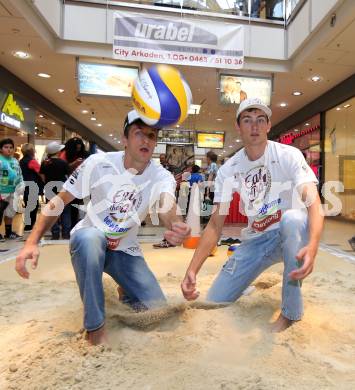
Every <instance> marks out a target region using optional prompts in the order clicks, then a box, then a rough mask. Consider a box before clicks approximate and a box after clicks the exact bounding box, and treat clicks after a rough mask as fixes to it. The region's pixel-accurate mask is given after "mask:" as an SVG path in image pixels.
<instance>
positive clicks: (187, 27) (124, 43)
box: [113, 11, 244, 69]
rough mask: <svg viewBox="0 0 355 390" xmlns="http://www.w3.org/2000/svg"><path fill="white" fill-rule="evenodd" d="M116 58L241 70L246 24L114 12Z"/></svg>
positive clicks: (114, 56)
mask: <svg viewBox="0 0 355 390" xmlns="http://www.w3.org/2000/svg"><path fill="white" fill-rule="evenodd" d="M113 34H114V36H113V58H115V59H119V60H126V61H127V60H130V61H139V62H155V63H164V64H175V65H189V66H204V67H206V66H207V67H211V68H223V69H239V68H242V67H243V66H244V27H243V26H241V25H236V24H232V23H222V22H218V21H215V20H213V21H212V20H197V19H188V18H184V19H181V18H175V17H172V16H171V15H168V16H166V17H164V16H163V15H159V16H155V15H147V14H138V13H133V12H128V11H115V12H114V28H113Z"/></svg>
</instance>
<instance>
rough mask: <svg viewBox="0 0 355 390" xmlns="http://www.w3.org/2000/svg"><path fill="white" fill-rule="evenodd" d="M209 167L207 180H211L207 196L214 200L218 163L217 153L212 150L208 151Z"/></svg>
mask: <svg viewBox="0 0 355 390" xmlns="http://www.w3.org/2000/svg"><path fill="white" fill-rule="evenodd" d="M206 157H207V169H206V180H207V181H208V182H209V185H208V187H207V190H206V197H207V198H209V199H210V200H211V202H213V198H214V187H213V186H214V184H213V182H214V180H215V178H216V176H217V172H218V165H217V155H216V153H214V152H212V151H211V150H210V151H209V152H207V154H206Z"/></svg>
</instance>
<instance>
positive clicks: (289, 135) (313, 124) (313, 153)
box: [277, 114, 321, 179]
mask: <svg viewBox="0 0 355 390" xmlns="http://www.w3.org/2000/svg"><path fill="white" fill-rule="evenodd" d="M277 141H279V142H281V143H282V144H287V145H292V146H294V147H296V148H297V149H299V150H300V151H301V152H302V153H303V155H304V157H305V159H306V161H307V162H308V165H309V166H310V167H311V168H312V170H313V172H314V173H315V174H316V176H317V178H318V179H319V177H320V168H321V158H320V156H321V149H320V115H319V114H317V115H315V116H314V117H312V118H310V119H308V120H307V121H304V122H302V123H300V124H299V125H298V126H295V127H294V128H293V129H291V130H289V131H287V132H286V133H284V134H282V135H281V136H280V138H279V139H278V140H277Z"/></svg>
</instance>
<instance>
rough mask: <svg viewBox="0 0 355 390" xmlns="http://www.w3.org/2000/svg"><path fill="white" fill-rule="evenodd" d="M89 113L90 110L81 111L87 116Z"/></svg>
mask: <svg viewBox="0 0 355 390" xmlns="http://www.w3.org/2000/svg"><path fill="white" fill-rule="evenodd" d="M88 112H89V111H88V110H81V113H82V114H87V113H88Z"/></svg>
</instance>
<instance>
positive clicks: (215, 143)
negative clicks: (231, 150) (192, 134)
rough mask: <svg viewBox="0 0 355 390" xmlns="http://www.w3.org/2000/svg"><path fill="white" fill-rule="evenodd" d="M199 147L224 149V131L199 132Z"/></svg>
mask: <svg viewBox="0 0 355 390" xmlns="http://www.w3.org/2000/svg"><path fill="white" fill-rule="evenodd" d="M197 147H198V148H207V149H222V148H223V147H224V132H215V133H202V132H200V133H197Z"/></svg>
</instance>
